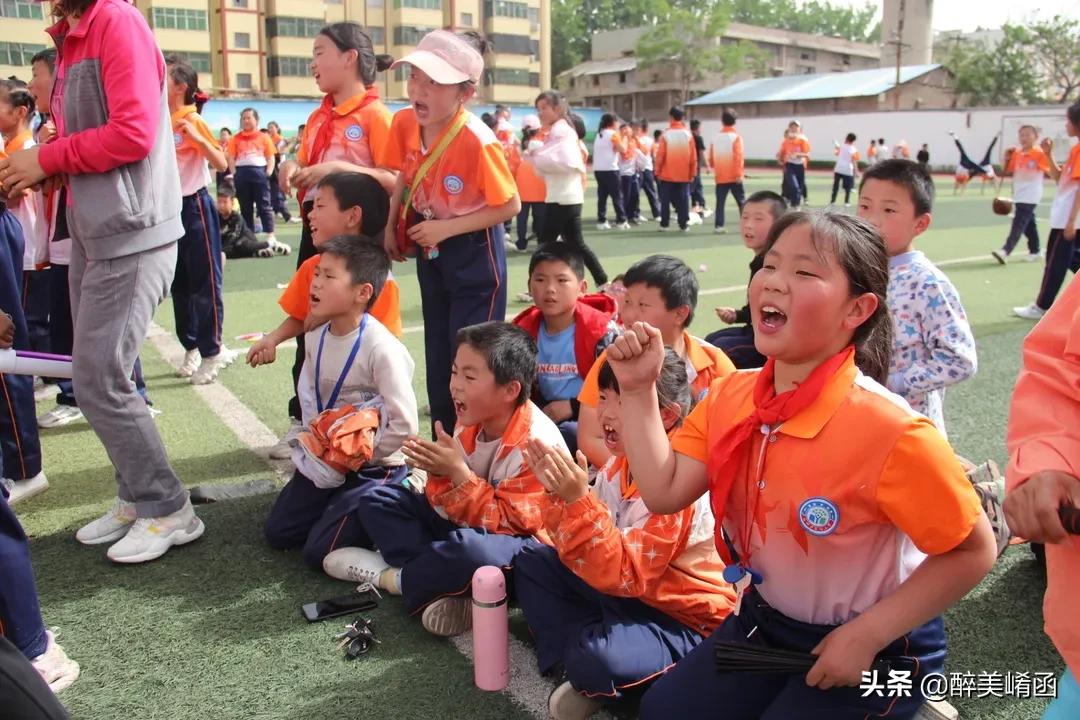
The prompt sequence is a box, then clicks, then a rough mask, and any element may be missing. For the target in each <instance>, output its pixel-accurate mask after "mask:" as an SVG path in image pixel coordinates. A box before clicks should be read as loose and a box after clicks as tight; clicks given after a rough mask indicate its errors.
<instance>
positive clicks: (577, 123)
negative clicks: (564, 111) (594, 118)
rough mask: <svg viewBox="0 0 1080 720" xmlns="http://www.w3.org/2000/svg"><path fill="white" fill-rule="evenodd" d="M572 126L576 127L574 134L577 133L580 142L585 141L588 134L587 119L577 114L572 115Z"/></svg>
mask: <svg viewBox="0 0 1080 720" xmlns="http://www.w3.org/2000/svg"><path fill="white" fill-rule="evenodd" d="M570 124H571V125H573V126H574V132H575V133H577V137H578V140H584V139H585V134H586V130H585V118H583V117H581V116H580V115H578V114H577V113H570Z"/></svg>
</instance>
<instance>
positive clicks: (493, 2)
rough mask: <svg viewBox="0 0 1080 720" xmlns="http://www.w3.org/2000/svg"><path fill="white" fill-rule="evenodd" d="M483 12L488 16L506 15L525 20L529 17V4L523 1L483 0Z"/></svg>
mask: <svg viewBox="0 0 1080 720" xmlns="http://www.w3.org/2000/svg"><path fill="white" fill-rule="evenodd" d="M484 13H485V14H486V15H487V16H488V17H508V18H520V19H522V20H525V19H527V18H528V17H529V6H528V5H526V4H525V3H523V2H512V1H511V0H484Z"/></svg>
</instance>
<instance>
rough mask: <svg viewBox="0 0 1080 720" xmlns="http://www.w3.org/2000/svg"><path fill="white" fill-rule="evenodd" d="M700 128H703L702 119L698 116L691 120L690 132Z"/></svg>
mask: <svg viewBox="0 0 1080 720" xmlns="http://www.w3.org/2000/svg"><path fill="white" fill-rule="evenodd" d="M700 129H701V121H700V120H698V119H697V118H694V119H693V120H691V121H690V132H693V131H694V130H700Z"/></svg>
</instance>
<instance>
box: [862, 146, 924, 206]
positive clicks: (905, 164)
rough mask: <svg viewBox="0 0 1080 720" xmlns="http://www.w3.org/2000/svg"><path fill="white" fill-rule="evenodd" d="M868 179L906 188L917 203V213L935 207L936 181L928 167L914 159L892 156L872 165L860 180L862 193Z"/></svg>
mask: <svg viewBox="0 0 1080 720" xmlns="http://www.w3.org/2000/svg"><path fill="white" fill-rule="evenodd" d="M867 180H881V181H883V182H890V183H893V184H896V185H899V186H901V187H903V188H904V189H906V190H907V191H908V193H910V194H911V202H913V203H914V204H915V214H916V215H925V214H926V213H928V212H930V211H932V210H933V209H934V181H933V180H931V179H930V173H929V172H927V170H926V168H924V167H923V166H922V165H920V164H919V163H917V162H915V161H913V160H906V159H904V158H892V159H889V160H882V161H881V162H879V163H877V164H875V165H871V166H870V167H869V168H867V170H866V172H864V173H863V176H862V180H861V181H860V182H859V192H860V193H861V192H862V189H863V188H864V187H865V186H866V181H867Z"/></svg>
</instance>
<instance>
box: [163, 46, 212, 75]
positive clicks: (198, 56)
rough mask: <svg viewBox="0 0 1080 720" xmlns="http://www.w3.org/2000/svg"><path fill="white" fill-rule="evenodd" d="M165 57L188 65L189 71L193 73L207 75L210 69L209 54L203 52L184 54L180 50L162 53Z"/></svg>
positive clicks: (184, 52)
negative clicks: (189, 66)
mask: <svg viewBox="0 0 1080 720" xmlns="http://www.w3.org/2000/svg"><path fill="white" fill-rule="evenodd" d="M164 54H165V57H169V56H172V57H175V58H178V59H180V60H183V61H184V62H186V63H187V64H188V65H191V69H192V70H194V71H195V72H200V73H208V72H211V68H210V53H204V52H186V51H182V50H177V51H172V52H170V51H169V50H166V51H164Z"/></svg>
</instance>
